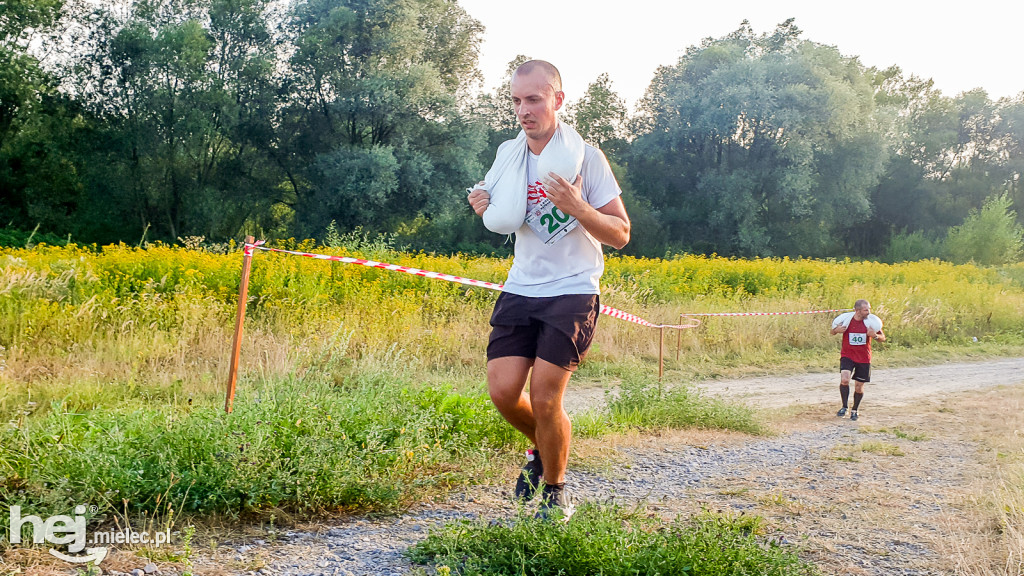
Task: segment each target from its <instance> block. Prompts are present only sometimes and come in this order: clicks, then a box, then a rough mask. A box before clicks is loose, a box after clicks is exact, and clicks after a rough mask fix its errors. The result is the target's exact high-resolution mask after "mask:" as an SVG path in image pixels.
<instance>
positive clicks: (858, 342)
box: [847, 332, 868, 346]
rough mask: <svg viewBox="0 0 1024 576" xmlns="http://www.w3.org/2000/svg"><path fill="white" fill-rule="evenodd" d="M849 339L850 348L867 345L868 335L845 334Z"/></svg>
mask: <svg viewBox="0 0 1024 576" xmlns="http://www.w3.org/2000/svg"><path fill="white" fill-rule="evenodd" d="M847 336H849V337H850V345H851V346H863V345H865V344H867V343H868V335H867V334H864V333H859V334H858V333H856V332H850V333H849V334H847Z"/></svg>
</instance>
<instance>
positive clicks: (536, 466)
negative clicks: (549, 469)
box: [515, 448, 544, 501]
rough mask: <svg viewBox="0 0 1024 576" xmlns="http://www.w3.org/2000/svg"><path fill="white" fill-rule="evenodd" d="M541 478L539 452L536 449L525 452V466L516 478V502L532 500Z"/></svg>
mask: <svg viewBox="0 0 1024 576" xmlns="http://www.w3.org/2000/svg"><path fill="white" fill-rule="evenodd" d="M543 477H544V464H543V463H542V462H541V461H540V452H539V451H538V450H537V449H536V448H534V449H532V450H527V451H526V464H525V465H524V466H523V469H522V471H520V473H519V477H518V478H516V491H515V495H516V500H523V501H526V500H529V499H531V498H533V495H534V493H535V492H537V488H539V487H540V481H541V478H543Z"/></svg>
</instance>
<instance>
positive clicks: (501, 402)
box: [487, 384, 523, 410]
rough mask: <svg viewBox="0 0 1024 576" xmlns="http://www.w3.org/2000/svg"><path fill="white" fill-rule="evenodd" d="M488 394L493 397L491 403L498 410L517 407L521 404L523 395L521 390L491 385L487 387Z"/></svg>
mask: <svg viewBox="0 0 1024 576" xmlns="http://www.w3.org/2000/svg"><path fill="white" fill-rule="evenodd" d="M487 392H488V393H489V394H490V396H491V402H493V403H494V405H495V406H497V408H498V410H503V409H505V408H513V407H515V405H516V404H518V403H519V399H520V397H521V396H522V395H523V393H522V391H521V390H516V389H514V388H513V387H509V386H501V385H495V384H489V385H488V386H487Z"/></svg>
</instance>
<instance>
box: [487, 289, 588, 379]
mask: <svg viewBox="0 0 1024 576" xmlns="http://www.w3.org/2000/svg"><path fill="white" fill-rule="evenodd" d="M600 311H601V303H600V301H599V299H598V297H597V295H596V294H568V295H565V296H550V297H544V298H531V297H528V296H520V295H518V294H511V293H509V292H502V293H501V295H499V296H498V301H497V302H495V303H494V312H493V313H492V314H491V326H492V329H491V337H490V340H489V341H488V342H487V359H488V360H494V359H495V358H504V357H507V356H522V357H525V358H531V359H533V358H540V359H542V360H545V361H547V362H550V363H552V364H554V365H555V366H560V367H562V368H564V369H566V370H576V368H577V367H578V366H579V364H580V361H581V360H583V357H584V356H586V354H587V350H589V349H590V344H591V342H593V341H594V330H595V329H596V328H597V316H598V314H599V313H600Z"/></svg>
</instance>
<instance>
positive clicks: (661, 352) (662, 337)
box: [658, 326, 665, 382]
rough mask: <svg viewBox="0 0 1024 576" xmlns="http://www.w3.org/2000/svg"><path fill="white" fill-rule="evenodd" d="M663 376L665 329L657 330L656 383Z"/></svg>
mask: <svg viewBox="0 0 1024 576" xmlns="http://www.w3.org/2000/svg"><path fill="white" fill-rule="evenodd" d="M664 374H665V327H664V326H662V327H661V328H658V381H659V382H661V377H662V376H663V375H664Z"/></svg>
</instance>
